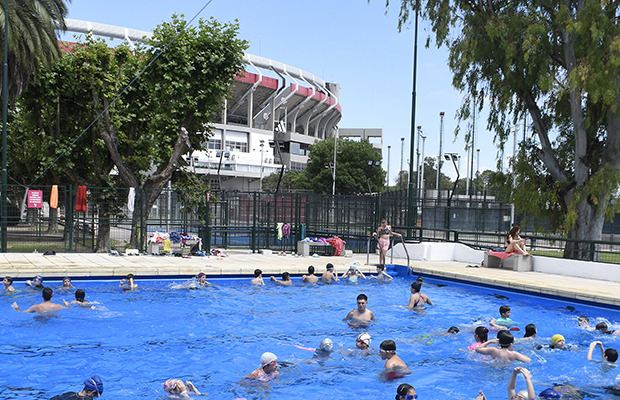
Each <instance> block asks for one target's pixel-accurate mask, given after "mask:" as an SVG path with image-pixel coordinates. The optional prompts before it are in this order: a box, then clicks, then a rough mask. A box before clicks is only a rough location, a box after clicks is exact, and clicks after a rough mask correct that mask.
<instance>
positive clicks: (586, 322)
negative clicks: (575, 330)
mask: <svg viewBox="0 0 620 400" xmlns="http://www.w3.org/2000/svg"><path fill="white" fill-rule="evenodd" d="M577 323H578V324H579V327H580V328H582V329H585V330H587V331H594V330H596V328H595V327H593V326H590V318H588V317H586V316H584V315H582V316H581V317H579V318H577Z"/></svg>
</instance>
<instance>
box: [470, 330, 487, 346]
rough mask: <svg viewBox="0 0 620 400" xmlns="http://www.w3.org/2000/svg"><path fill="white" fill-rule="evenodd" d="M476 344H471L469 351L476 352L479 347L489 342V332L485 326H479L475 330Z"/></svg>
mask: <svg viewBox="0 0 620 400" xmlns="http://www.w3.org/2000/svg"><path fill="white" fill-rule="evenodd" d="M474 339H475V340H476V341H475V342H474V343H472V344H470V345H469V347H468V348H467V350H476V348H477V347H478V346H480V345H481V344H482V343H484V342H486V341H487V340H489V330H488V329H487V328H486V327H484V326H479V327H477V328H476V329H475V330H474Z"/></svg>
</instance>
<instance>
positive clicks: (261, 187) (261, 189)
mask: <svg viewBox="0 0 620 400" xmlns="http://www.w3.org/2000/svg"><path fill="white" fill-rule="evenodd" d="M264 147H265V141H264V140H262V139H261V141H260V183H259V185H258V191H259V192H262V191H263V148H264Z"/></svg>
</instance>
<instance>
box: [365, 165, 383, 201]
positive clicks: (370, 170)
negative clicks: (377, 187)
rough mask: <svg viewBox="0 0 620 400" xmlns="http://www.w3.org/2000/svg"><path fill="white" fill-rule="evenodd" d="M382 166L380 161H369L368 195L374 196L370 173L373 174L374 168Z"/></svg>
mask: <svg viewBox="0 0 620 400" xmlns="http://www.w3.org/2000/svg"><path fill="white" fill-rule="evenodd" d="M379 165H381V161H380V160H369V161H368V171H367V172H366V184H368V193H370V195H371V196H372V189H371V188H370V173H371V172H372V167H373V166H375V167H378V166H379Z"/></svg>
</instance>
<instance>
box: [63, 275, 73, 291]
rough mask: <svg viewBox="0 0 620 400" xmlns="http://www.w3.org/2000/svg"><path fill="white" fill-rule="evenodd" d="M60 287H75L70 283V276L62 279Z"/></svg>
mask: <svg viewBox="0 0 620 400" xmlns="http://www.w3.org/2000/svg"><path fill="white" fill-rule="evenodd" d="M61 289H75V287H74V286H73V285H72V284H71V278H68V277H67V278H65V279H63V280H62V288H61Z"/></svg>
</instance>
